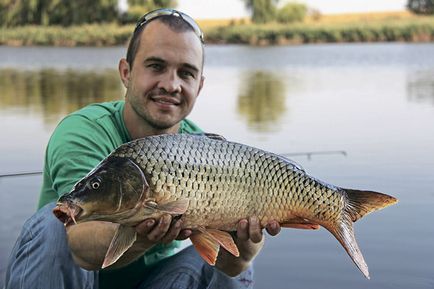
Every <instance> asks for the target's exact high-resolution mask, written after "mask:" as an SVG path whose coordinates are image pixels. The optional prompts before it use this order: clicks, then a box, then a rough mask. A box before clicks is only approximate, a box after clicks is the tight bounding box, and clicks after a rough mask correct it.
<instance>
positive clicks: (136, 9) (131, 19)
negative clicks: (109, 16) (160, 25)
mask: <svg viewBox="0 0 434 289" xmlns="http://www.w3.org/2000/svg"><path fill="white" fill-rule="evenodd" d="M149 11H150V10H149V8H148V7H144V6H131V7H129V8H128V11H127V12H124V13H123V14H122V15H121V17H120V22H121V23H122V24H129V23H136V22H137V21H138V20H139V19H140V17H142V16H143V15H145V14H146V13H148V12H149Z"/></svg>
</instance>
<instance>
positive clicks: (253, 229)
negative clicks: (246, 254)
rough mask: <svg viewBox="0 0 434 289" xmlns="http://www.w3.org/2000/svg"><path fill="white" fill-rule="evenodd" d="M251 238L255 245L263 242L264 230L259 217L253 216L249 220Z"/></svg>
mask: <svg viewBox="0 0 434 289" xmlns="http://www.w3.org/2000/svg"><path fill="white" fill-rule="evenodd" d="M249 237H250V240H252V242H253V243H259V242H261V241H262V230H261V226H260V225H259V220H258V218H257V217H255V216H253V217H250V219H249Z"/></svg>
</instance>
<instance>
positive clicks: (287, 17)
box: [276, 3, 308, 23]
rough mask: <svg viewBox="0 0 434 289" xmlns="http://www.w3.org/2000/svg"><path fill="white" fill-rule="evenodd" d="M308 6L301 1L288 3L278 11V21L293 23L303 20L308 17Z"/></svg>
mask: <svg viewBox="0 0 434 289" xmlns="http://www.w3.org/2000/svg"><path fill="white" fill-rule="evenodd" d="M307 10H308V9H307V6H306V5H305V4H300V3H288V4H286V5H285V6H283V7H282V8H280V9H279V10H278V11H277V17H276V19H277V21H278V22H280V23H291V22H298V21H303V19H304V18H305V17H306V13H307Z"/></svg>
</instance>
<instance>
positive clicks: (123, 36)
mask: <svg viewBox="0 0 434 289" xmlns="http://www.w3.org/2000/svg"><path fill="white" fill-rule="evenodd" d="M199 24H200V25H201V27H202V28H203V30H204V34H205V39H206V43H208V44H216V43H218V44H250V45H286V44H304V43H340V42H385V41H402V42H431V41H434V16H415V15H412V14H410V13H407V12H395V13H373V14H346V15H327V16H321V17H320V18H319V19H313V18H307V19H306V20H305V21H304V22H303V23H297V24H290V25H288V24H286V25H284V24H277V23H272V24H264V25H255V24H251V23H249V21H248V20H245V19H241V20H227V21H226V20H222V21H216V20H211V21H209V20H208V21H207V20H203V21H199ZM133 28H134V26H133V25H117V24H104V25H97V24H92V25H83V26H72V27H59V26H49V27H41V26H24V27H15V28H0V45H9V46H32V45H41V46H114V45H125V44H126V43H127V42H128V39H129V37H130V34H131V31H132V30H133Z"/></svg>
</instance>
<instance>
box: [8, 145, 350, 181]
mask: <svg viewBox="0 0 434 289" xmlns="http://www.w3.org/2000/svg"><path fill="white" fill-rule="evenodd" d="M337 154H339V155H343V156H347V152H346V151H312V152H298V153H283V154H280V155H281V156H285V157H293V156H306V157H307V159H308V160H311V159H312V156H314V155H337ZM41 174H42V171H33V172H19V173H8V174H2V175H0V178H12V177H26V176H34V175H41Z"/></svg>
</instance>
